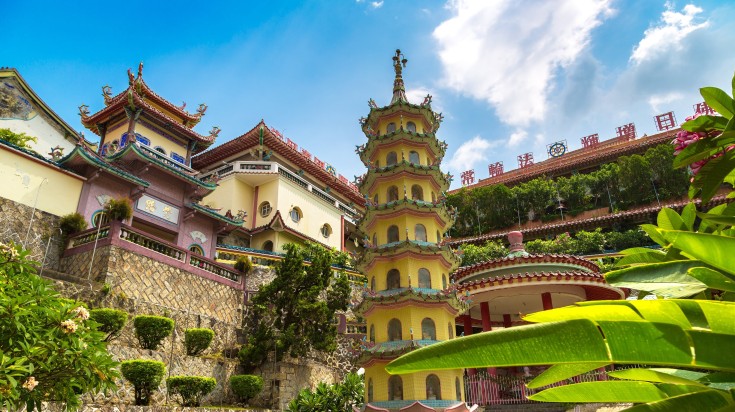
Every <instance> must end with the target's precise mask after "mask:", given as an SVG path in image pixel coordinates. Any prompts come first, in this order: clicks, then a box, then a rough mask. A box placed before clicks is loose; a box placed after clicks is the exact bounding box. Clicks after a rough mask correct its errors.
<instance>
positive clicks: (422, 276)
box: [419, 268, 431, 289]
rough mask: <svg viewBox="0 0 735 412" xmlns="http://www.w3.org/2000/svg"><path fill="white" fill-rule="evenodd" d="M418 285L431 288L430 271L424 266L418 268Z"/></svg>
mask: <svg viewBox="0 0 735 412" xmlns="http://www.w3.org/2000/svg"><path fill="white" fill-rule="evenodd" d="M419 287H420V288H425V289H431V273H429V270H428V269H426V268H421V269H419Z"/></svg>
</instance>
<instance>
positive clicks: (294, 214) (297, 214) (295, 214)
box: [290, 207, 302, 223]
mask: <svg viewBox="0 0 735 412" xmlns="http://www.w3.org/2000/svg"><path fill="white" fill-rule="evenodd" d="M290 215H291V220H293V221H294V222H295V223H299V221H300V220H301V217H302V215H301V210H299V208H298V207H295V208H293V209H291V212H290Z"/></svg>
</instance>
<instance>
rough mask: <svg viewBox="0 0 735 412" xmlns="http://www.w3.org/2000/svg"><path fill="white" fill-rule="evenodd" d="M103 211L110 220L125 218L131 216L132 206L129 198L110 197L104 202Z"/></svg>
mask: <svg viewBox="0 0 735 412" xmlns="http://www.w3.org/2000/svg"><path fill="white" fill-rule="evenodd" d="M105 213H107V216H109V217H110V219H112V220H120V221H122V220H127V219H130V218H131V217H132V216H133V206H132V205H131V203H130V200H129V199H125V198H121V199H110V200H108V201H107V203H105Z"/></svg>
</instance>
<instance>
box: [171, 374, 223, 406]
mask: <svg viewBox="0 0 735 412" xmlns="http://www.w3.org/2000/svg"><path fill="white" fill-rule="evenodd" d="M166 386H167V387H168V393H170V394H172V395H180V396H181V406H199V405H200V404H201V402H202V398H203V397H205V396H207V394H209V393H210V392H212V391H213V390H214V387H215V386H217V381H216V380H215V379H214V378H208V377H204V376H172V377H170V378H168V379H166Z"/></svg>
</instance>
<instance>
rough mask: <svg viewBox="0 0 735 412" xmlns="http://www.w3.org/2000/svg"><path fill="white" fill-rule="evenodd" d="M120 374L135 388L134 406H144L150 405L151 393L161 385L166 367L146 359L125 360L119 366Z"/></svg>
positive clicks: (161, 363)
mask: <svg viewBox="0 0 735 412" xmlns="http://www.w3.org/2000/svg"><path fill="white" fill-rule="evenodd" d="M120 372H122V375H123V377H124V378H125V379H126V380H127V381H128V382H130V383H132V384H133V386H134V387H135V404H136V405H144V406H145V405H149V404H150V402H151V393H153V391H155V390H156V389H158V385H160V384H161V380H163V375H164V374H165V373H166V365H164V364H163V362H159V361H154V360H147V359H134V360H127V361H123V363H122V364H121V365H120Z"/></svg>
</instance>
